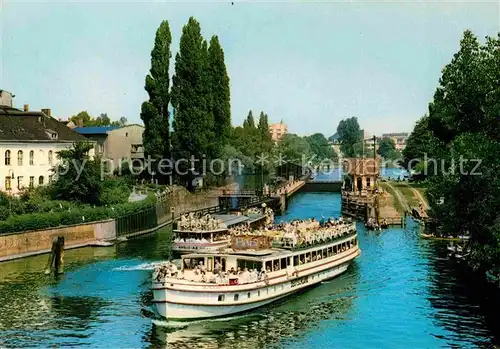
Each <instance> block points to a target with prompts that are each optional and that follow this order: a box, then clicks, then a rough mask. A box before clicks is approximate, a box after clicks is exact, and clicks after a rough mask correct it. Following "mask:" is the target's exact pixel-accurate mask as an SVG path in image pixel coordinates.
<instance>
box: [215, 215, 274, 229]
mask: <svg viewBox="0 0 500 349" xmlns="http://www.w3.org/2000/svg"><path fill="white" fill-rule="evenodd" d="M212 217H214V218H215V219H219V220H221V221H222V222H224V224H225V225H226V227H228V228H230V227H232V226H233V225H236V224H240V223H243V222H249V223H253V222H256V221H258V220H260V219H262V218H264V217H265V216H264V215H259V216H257V215H252V216H251V217H249V216H243V215H234V214H213V215H212Z"/></svg>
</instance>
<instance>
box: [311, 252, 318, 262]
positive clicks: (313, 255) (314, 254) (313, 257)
mask: <svg viewBox="0 0 500 349" xmlns="http://www.w3.org/2000/svg"><path fill="white" fill-rule="evenodd" d="M311 254H312V258H311V260H312V261H313V262H314V261H315V260H316V259H317V255H316V251H312V253H311Z"/></svg>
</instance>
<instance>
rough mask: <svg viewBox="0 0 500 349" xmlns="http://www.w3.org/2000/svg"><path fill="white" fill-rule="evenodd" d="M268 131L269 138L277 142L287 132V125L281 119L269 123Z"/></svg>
mask: <svg viewBox="0 0 500 349" xmlns="http://www.w3.org/2000/svg"><path fill="white" fill-rule="evenodd" d="M269 133H271V139H272V140H273V141H274V142H277V141H279V140H280V139H281V138H283V136H284V135H286V134H287V133H288V126H287V124H285V123H283V120H281V122H280V123H278V124H271V125H269Z"/></svg>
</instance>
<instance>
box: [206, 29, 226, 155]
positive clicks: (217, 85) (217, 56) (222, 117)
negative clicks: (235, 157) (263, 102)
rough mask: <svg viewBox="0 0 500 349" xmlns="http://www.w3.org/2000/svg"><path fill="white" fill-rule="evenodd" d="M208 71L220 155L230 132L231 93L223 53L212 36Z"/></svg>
mask: <svg viewBox="0 0 500 349" xmlns="http://www.w3.org/2000/svg"><path fill="white" fill-rule="evenodd" d="M208 70H209V74H210V82H209V84H210V92H211V108H212V114H213V118H214V133H215V138H216V142H217V145H216V151H215V152H216V153H218V154H217V155H220V154H221V153H222V150H223V147H224V146H225V145H226V144H227V143H228V141H229V135H230V132H231V92H230V89H229V76H228V75H227V70H226V64H225V62H224V51H223V50H222V47H221V46H220V43H219V38H218V37H217V36H212V39H211V40H210V46H209V48H208Z"/></svg>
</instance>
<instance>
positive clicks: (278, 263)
mask: <svg viewBox="0 0 500 349" xmlns="http://www.w3.org/2000/svg"><path fill="white" fill-rule="evenodd" d="M276 270H280V262H279V259H276V260H275V261H274V263H273V271H276Z"/></svg>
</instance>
